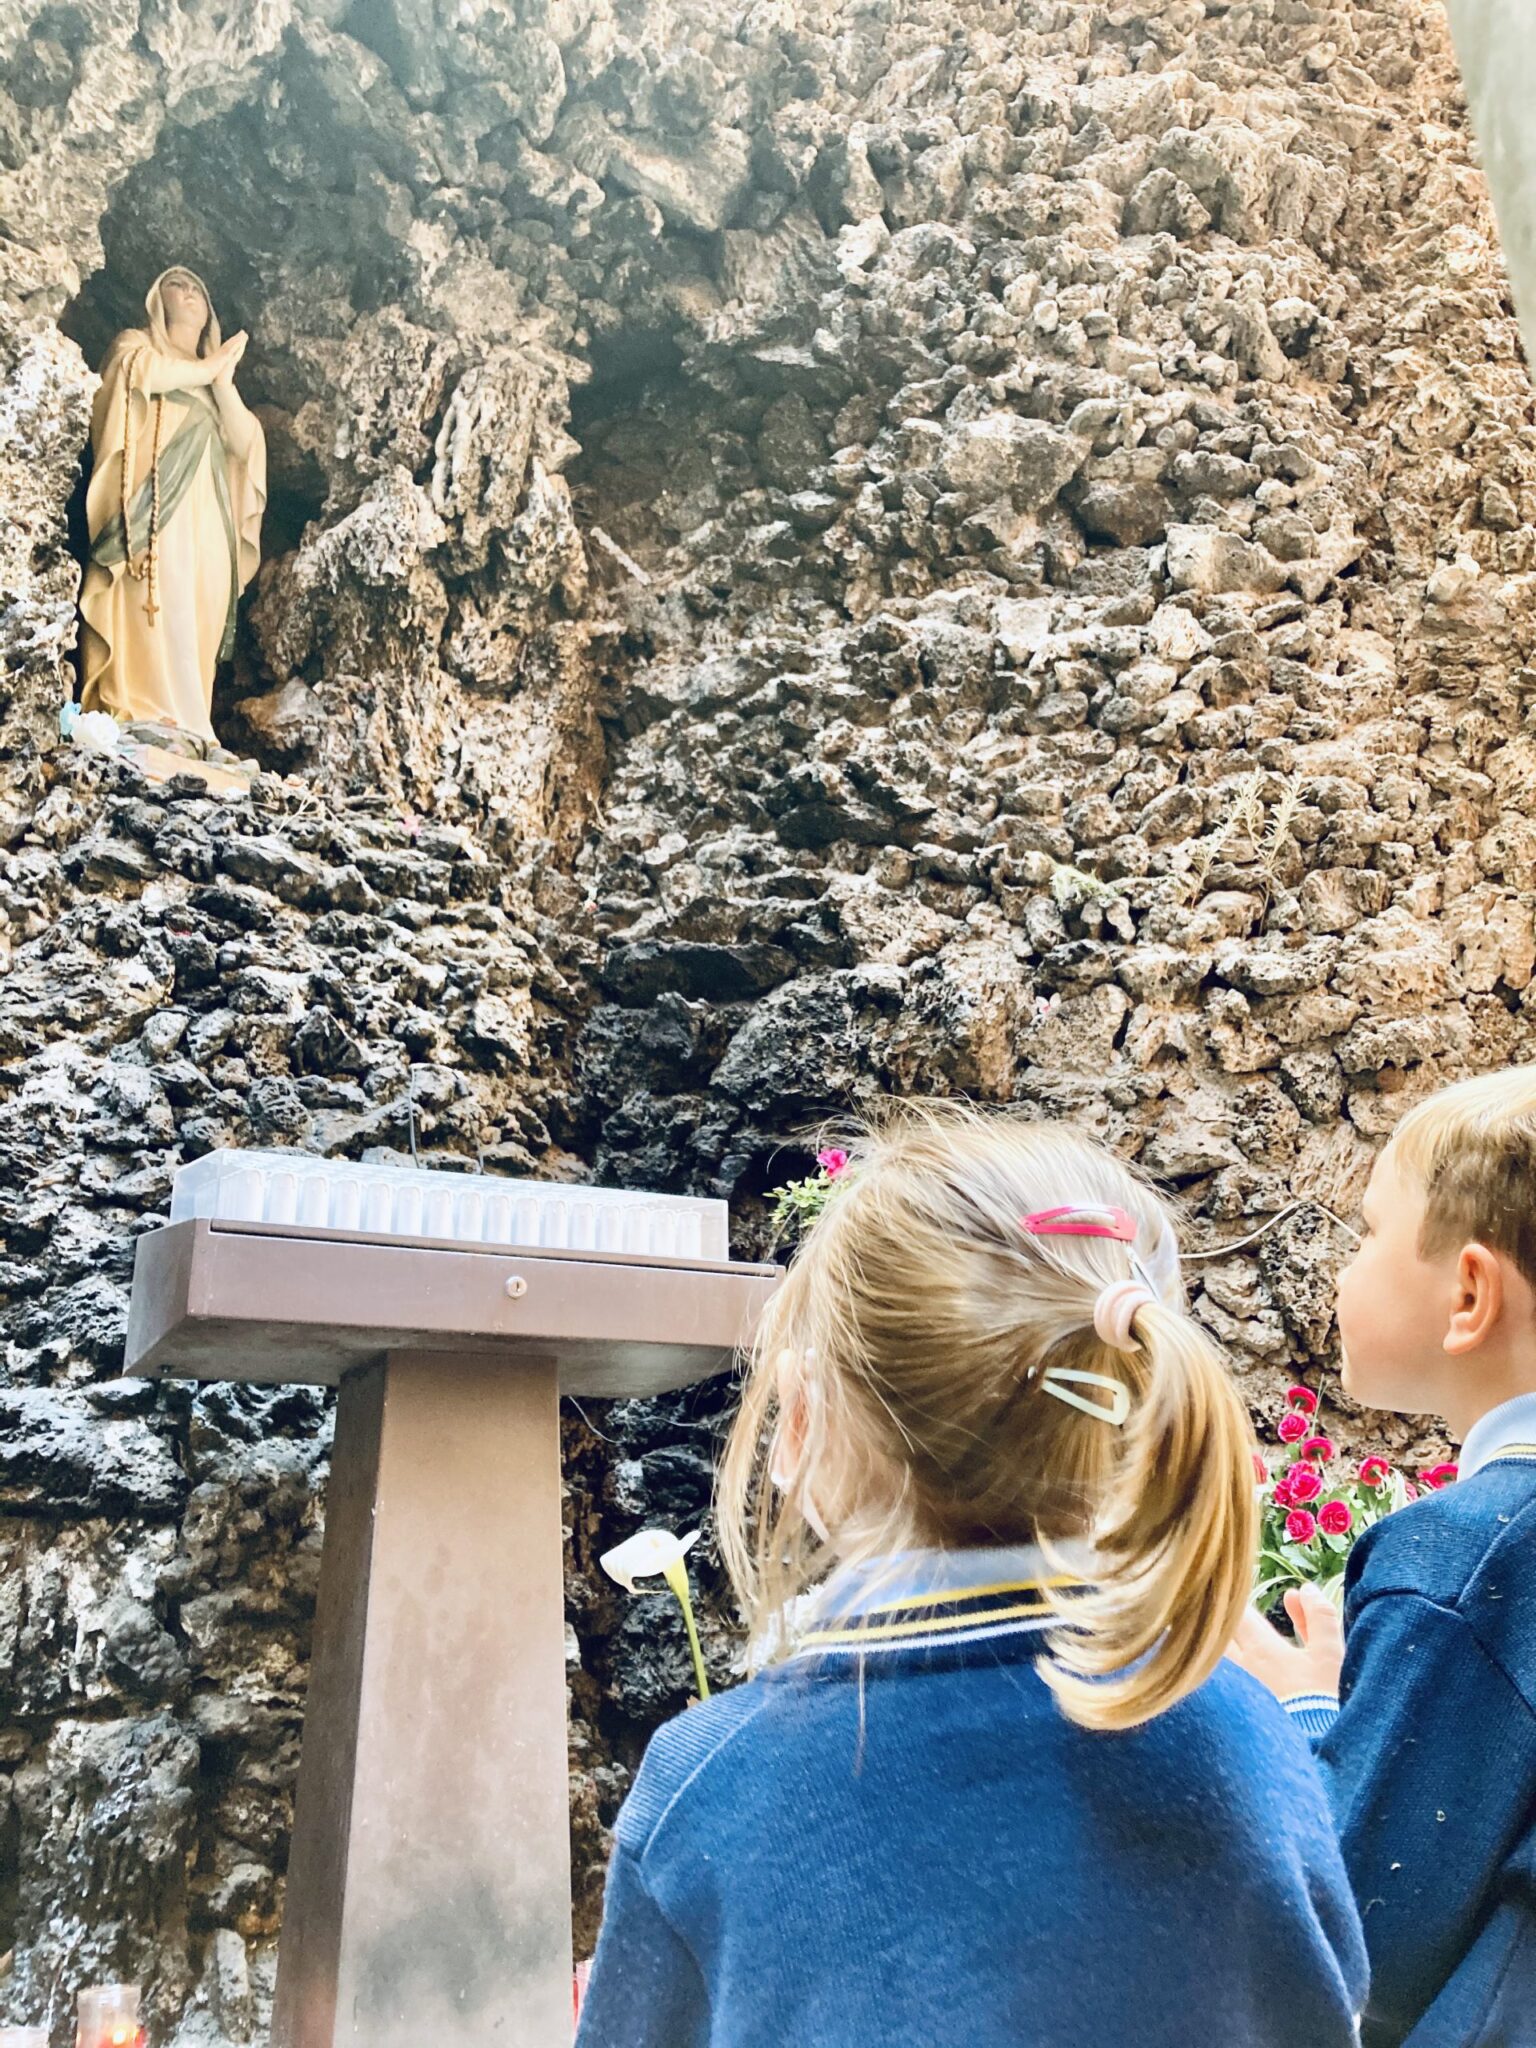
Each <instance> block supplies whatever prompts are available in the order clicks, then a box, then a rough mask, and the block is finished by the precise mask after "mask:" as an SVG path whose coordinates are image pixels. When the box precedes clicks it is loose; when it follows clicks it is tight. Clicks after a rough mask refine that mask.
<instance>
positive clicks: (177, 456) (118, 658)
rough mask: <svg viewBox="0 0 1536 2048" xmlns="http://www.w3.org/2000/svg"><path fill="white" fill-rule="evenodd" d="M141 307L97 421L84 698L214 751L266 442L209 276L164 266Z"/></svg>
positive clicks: (263, 478) (257, 524) (254, 536)
mask: <svg viewBox="0 0 1536 2048" xmlns="http://www.w3.org/2000/svg"><path fill="white" fill-rule="evenodd" d="M144 306H145V311H146V313H147V314H148V320H147V322H146V324H145V325H144V326H143V327H131V328H129V329H128V330H127V331H126V332H125V333H122V334H119V335H118V337H117V339H116V340H115V341H114V342H113V343H112V346H111V348H110V349H108V351H107V356H106V360H105V362H104V363H103V364H102V367H101V389H100V390H99V391H98V393H97V394H96V404H95V409H94V411H93V413H92V416H91V452H92V469H91V481H90V488H89V490H88V492H87V496H86V523H87V526H88V528H89V530H90V537H91V553H90V561H89V564H88V566H87V568H86V572H85V581H84V584H83V586H82V588H81V592H80V614H81V618H82V620H83V622H84V631H83V634H82V652H83V657H84V661H83V667H84V688H83V691H82V698H81V701H82V703H83V705H84V708H85V709H86V710H87V711H107V712H110V713H112V715H113V716H114V717H116V718H118V719H120V720H123V721H126V722H127V723H129V724H132V725H147V726H151V727H160V728H166V727H171V728H175V733H174V734H172V735H168V737H172V738H175V737H177V736H184V737H185V738H186V739H187V740H188V741H189V742H195V743H196V745H195V747H194V748H191V749H190V750H192V751H197V752H202V753H207V752H208V750H210V749H217V747H218V742H217V740H216V738H215V736H214V731H213V725H212V722H211V720H210V717H209V711H210V707H211V705H212V701H213V678H214V671H215V670H216V668H217V667H218V664H219V662H220V661H223V660H227V659H228V657H229V655H230V654H231V652H232V651H233V648H234V640H235V606H236V603H237V601H238V599H239V596H240V593H241V591H242V590H243V589H244V588H245V586H246V584H247V583H249V582H250V580H251V578H252V576H254V575H255V573H256V568H257V565H258V563H259V562H260V559H261V550H260V535H261V514H262V507H263V506H264V505H265V503H266V498H267V450H266V441H265V439H264V437H263V435H262V431H261V425H260V422H259V421H258V420H257V419H256V417H255V415H254V414H253V413H251V412H250V411H248V409H247V408H246V406H245V404H244V402H243V401H242V399H241V398H240V395H239V393H238V392H237V391H236V390H235V383H234V373H235V368H236V365H237V364H238V363H239V361H240V358H241V356H242V355H243V354H244V353H245V343H246V337H245V335H244V334H236V335H232V336H231V337H230V339H229V340H228V341H223V340H221V338H220V333H219V323H218V319H217V317H216V315H215V313H214V310H213V302H212V300H211V299H210V298H209V296H208V290H207V287H206V286H205V285H204V283H203V281H202V279H201V278H199V277H197V276H196V275H194V273H193V272H192V271H190V270H185V269H182V268H179V267H178V268H176V269H173V270H166V271H163V272H162V273H161V274H160V276H159V277H157V278H156V279H155V281H154V283H153V284H152V285H151V286H150V288H149V295H148V297H147V298H146V299H145V301H144Z"/></svg>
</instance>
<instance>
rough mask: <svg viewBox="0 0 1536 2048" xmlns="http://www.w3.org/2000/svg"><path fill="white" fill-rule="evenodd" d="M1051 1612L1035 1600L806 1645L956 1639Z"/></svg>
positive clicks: (815, 1638) (823, 1637) (814, 1637)
mask: <svg viewBox="0 0 1536 2048" xmlns="http://www.w3.org/2000/svg"><path fill="white" fill-rule="evenodd" d="M1051 1611H1052V1610H1051V1609H1050V1608H1049V1607H1048V1606H1047V1605H1046V1603H1045V1602H1044V1601H1043V1600H1035V1601H1031V1602H1029V1603H1027V1604H1026V1605H1024V1606H1021V1607H988V1608H985V1609H984V1610H983V1611H982V1612H981V1613H980V1614H930V1615H929V1616H928V1617H927V1619H926V1620H925V1621H889V1622H885V1623H884V1624H882V1625H881V1626H879V1627H877V1628H851V1629H843V1630H840V1631H838V1632H837V1633H835V1634H834V1633H831V1632H828V1633H826V1634H822V1633H820V1632H819V1631H813V1632H812V1633H811V1634H810V1635H808V1636H806V1637H805V1638H804V1641H805V1642H807V1643H816V1644H828V1645H830V1646H831V1647H832V1648H834V1649H851V1648H852V1647H853V1645H854V1644H856V1643H869V1642H875V1641H878V1640H879V1638H880V1637H881V1636H924V1635H931V1634H933V1633H934V1632H935V1631H936V1630H938V1629H947V1630H948V1631H949V1632H950V1634H952V1635H953V1634H955V1633H956V1632H957V1631H958V1630H961V1629H966V1628H979V1627H981V1626H983V1625H985V1626H987V1627H989V1628H990V1627H992V1626H993V1625H994V1624H996V1623H997V1622H1000V1621H1020V1620H1024V1619H1026V1618H1029V1619H1038V1618H1039V1617H1040V1616H1041V1615H1048V1614H1050V1613H1051Z"/></svg>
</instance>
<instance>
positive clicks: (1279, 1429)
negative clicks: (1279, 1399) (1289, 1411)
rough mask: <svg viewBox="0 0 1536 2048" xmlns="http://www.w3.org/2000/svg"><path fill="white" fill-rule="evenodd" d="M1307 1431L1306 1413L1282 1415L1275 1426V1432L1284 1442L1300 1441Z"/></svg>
mask: <svg viewBox="0 0 1536 2048" xmlns="http://www.w3.org/2000/svg"><path fill="white" fill-rule="evenodd" d="M1306 1433H1307V1418H1306V1417H1305V1415H1282V1416H1281V1418H1280V1420H1279V1422H1278V1423H1277V1424H1276V1427H1275V1434H1276V1435H1277V1436H1278V1437H1279V1439H1280V1441H1281V1443H1283V1444H1294V1443H1300V1441H1301V1439H1302V1438H1303V1437H1304V1436H1305V1435H1306Z"/></svg>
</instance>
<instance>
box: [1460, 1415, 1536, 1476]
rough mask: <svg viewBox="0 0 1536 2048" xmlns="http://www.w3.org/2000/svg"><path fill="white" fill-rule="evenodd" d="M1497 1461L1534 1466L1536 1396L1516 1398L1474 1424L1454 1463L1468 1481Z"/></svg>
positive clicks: (1535, 1457) (1535, 1452)
mask: <svg viewBox="0 0 1536 2048" xmlns="http://www.w3.org/2000/svg"><path fill="white" fill-rule="evenodd" d="M1495 1460H1497V1461H1498V1462H1499V1463H1501V1464H1502V1463H1503V1462H1505V1460H1510V1461H1515V1460H1518V1461H1520V1462H1523V1463H1525V1464H1536V1394H1516V1396H1515V1398H1514V1399H1513V1400H1512V1401H1501V1402H1500V1403H1499V1405H1498V1407H1497V1408H1490V1409H1489V1410H1488V1413H1487V1414H1486V1415H1484V1416H1481V1417H1479V1419H1478V1420H1477V1421H1476V1422H1474V1423H1473V1425H1472V1427H1471V1428H1470V1429H1469V1430H1468V1431H1467V1439H1466V1442H1465V1443H1464V1444H1463V1445H1462V1447H1461V1456H1460V1457H1459V1458H1458V1459H1457V1461H1456V1464H1457V1472H1458V1474H1459V1476H1460V1477H1461V1478H1462V1479H1464V1480H1465V1479H1470V1478H1471V1477H1472V1476H1473V1474H1474V1473H1476V1472H1480V1471H1481V1470H1482V1469H1483V1467H1484V1466H1485V1465H1491V1464H1493V1463H1494V1461H1495Z"/></svg>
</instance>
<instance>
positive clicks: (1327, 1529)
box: [1317, 1500, 1355, 1536]
mask: <svg viewBox="0 0 1536 2048" xmlns="http://www.w3.org/2000/svg"><path fill="white" fill-rule="evenodd" d="M1317 1522H1318V1527H1319V1528H1320V1529H1321V1530H1322V1532H1323V1534H1324V1535H1325V1536H1347V1535H1348V1534H1349V1532H1350V1530H1351V1529H1352V1528H1353V1527H1354V1522H1355V1518H1354V1516H1353V1515H1352V1514H1351V1513H1350V1511H1349V1509H1348V1507H1347V1506H1346V1505H1345V1504H1344V1502H1343V1501H1341V1500H1331V1501H1329V1503H1328V1505H1327V1507H1325V1508H1324V1509H1323V1511H1322V1513H1321V1514H1320V1515H1319V1516H1318V1518H1317Z"/></svg>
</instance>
